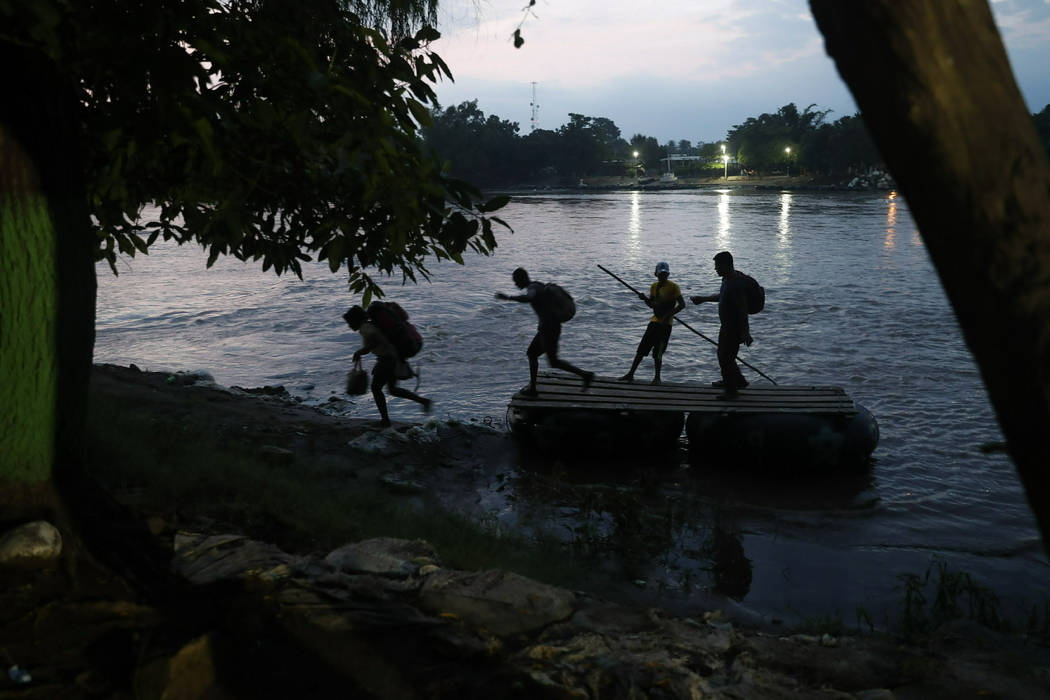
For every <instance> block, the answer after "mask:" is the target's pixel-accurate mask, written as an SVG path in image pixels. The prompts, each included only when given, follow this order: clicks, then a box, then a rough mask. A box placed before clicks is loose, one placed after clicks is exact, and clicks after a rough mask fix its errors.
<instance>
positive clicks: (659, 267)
mask: <svg viewBox="0 0 1050 700" xmlns="http://www.w3.org/2000/svg"><path fill="white" fill-rule="evenodd" d="M661 272H666V273H667V274H671V266H670V265H668V264H667V263H665V262H658V263H656V274H660V273H661Z"/></svg>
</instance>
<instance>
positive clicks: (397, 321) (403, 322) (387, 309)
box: [367, 301, 423, 359]
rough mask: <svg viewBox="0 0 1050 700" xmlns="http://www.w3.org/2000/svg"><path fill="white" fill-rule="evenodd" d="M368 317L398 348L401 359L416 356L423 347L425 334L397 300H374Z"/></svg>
mask: <svg viewBox="0 0 1050 700" xmlns="http://www.w3.org/2000/svg"><path fill="white" fill-rule="evenodd" d="M367 311H368V318H369V320H371V321H372V323H374V324H375V326H376V328H378V329H379V330H380V332H381V333H382V334H383V335H384V336H385V337H386V339H387V340H389V341H390V343H391V344H392V345H393V346H394V348H395V349H396V350H397V354H398V356H400V357H401V359H405V358H408V357H414V356H415V354H416V353H418V352H419V351H420V349H421V348H422V347H423V336H421V335H420V334H419V331H418V330H416V327H415V326H413V325H412V324H411V323H409V321H408V314H407V313H406V312H405V310H404V309H402V308H401V305H400V304H398V303H397V302H396V301H373V302H372V303H371V304H369V305H368V310H367Z"/></svg>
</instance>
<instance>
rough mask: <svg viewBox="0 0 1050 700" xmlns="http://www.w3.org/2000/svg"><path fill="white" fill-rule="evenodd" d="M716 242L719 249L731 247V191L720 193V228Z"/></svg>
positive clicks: (716, 234)
mask: <svg viewBox="0 0 1050 700" xmlns="http://www.w3.org/2000/svg"><path fill="white" fill-rule="evenodd" d="M715 242H716V243H717V244H718V245H717V246H716V247H717V248H718V250H728V249H729V192H728V191H722V192H720V193H719V195H718V230H717V232H716V233H715Z"/></svg>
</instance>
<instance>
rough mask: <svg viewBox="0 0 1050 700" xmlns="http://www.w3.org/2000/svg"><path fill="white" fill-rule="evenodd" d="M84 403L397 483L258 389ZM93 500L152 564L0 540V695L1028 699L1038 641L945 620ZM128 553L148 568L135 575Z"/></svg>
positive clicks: (133, 390) (354, 435)
mask: <svg viewBox="0 0 1050 700" xmlns="http://www.w3.org/2000/svg"><path fill="white" fill-rule="evenodd" d="M93 392H94V393H93V402H94V401H99V400H107V401H111V400H115V401H119V402H124V403H125V404H126V405H132V406H134V410H135V411H136V412H138V413H146V414H150V412H153V413H152V414H150V415H156V417H157V419H158V421H171V420H187V421H197V422H199V425H201V426H205V425H206V426H210V429H211V430H214V431H225V432H224V434H228V435H229V436H230V437H229V439H231V440H232V439H233V436H234V435H236V436H237V439H243V440H245V441H247V442H248V443H249V444H250V445H251V447H252V449H254V450H256V451H259V453H260V454H262V453H265V454H266V455H267V459H269V460H276V461H278V462H280V463H282V464H285V465H287V466H288V467H289V468H293V467H294V465H302V464H303V463H304V460H319V459H320V460H335V459H340V460H347V461H348V462H349V463H352V464H353V465H354V466H355V469H356V472H355V474H356V476H355V479H356V480H357V481H358V482H362V483H363V482H365V481H374V482H375V483H376V484H381V483H382V482H383V479H386V480H387V481H388V486H391V485H392V486H398V485H399V482H398V481H397V480H396V479H394V480H393V481H390V480H391V478H392V476H393V475H397V474H399V473H401V469H402V463H403V460H404V458H405V451H404V447H403V446H401V447H394V448H384V447H382V444H383V443H381V442H379V441H375V440H372V441H370V442H368V445H369V446H370V447H369V448H368V449H351V448H348V443H349V442H351V441H356V443H357V445H358V447H359V448H360V447H362V446H363V445H364V444H365V443H363V442H362V441H361V438H362V437H369V436H372V435H374V434H376V431H375V430H374V429H373V427H372V426H371V425H370V422H368V421H360V420H346V419H339V418H333V417H331V416H327V415H324V414H322V413H320V412H318V411H315V410H313V409H309V408H306V407H303V406H299V405H297V404H296V403H295V402H294V401H291V400H289V399H287V397H285V396H283V395H282V394H281V392H279V391H276V390H272V389H271V390H266V391H244V390H241V391H231V390H228V389H224V388H221V387H214V386H211V385H208V384H207V383H206V382H200V381H198V380H196V379H191V378H189V377H172V376H170V375H165V374H161V373H151V372H139V371H137V370H133V369H129V368H116V367H98V368H96V377H95V380H94V382H93ZM413 429H414V428H413V427H412V426H407V425H401V426H395V427H394V431H395V432H398V431H400V432H401V433H405V432H407V431H410V430H413ZM464 430H465V431H466V432H463V433H459V437H458V438H457V437H455V436H453V438H452V439H455V440H459V441H461V442H466V441H472V440H474V439H475V438H476V440H477V445H476V446H475V447H472V448H471V449H470V450H463V451H456V450H454V449H452V447H451V446H449V445H444V446H443V445H441V444H433V443H431V447H430V448H429V449H430V450H431V451H433V453H434V454H433V458H434V460H435V462H441V463H442V464H444V465H445V466H444V467H443V472H442V473H443V474H444V476H443V477H442V478H445V479H449V478H453V477H451V476H450V474H451V473H452V472H455V470H456V462H457V460H459V461H461V462H463V463H471V464H472V463H473V460H476V459H477V458H478V450H479V449H480V450H482V451H483V450H484V449H485V445H486V444H487V443H486V442H485V440H486V435H487V433H486V431H484V430H481V429H478V431H477V432H478V435H474V436H472V435H470V432H471V429H470V428H469V426H468V427H466V428H464ZM261 436H265V438H264V439H260V438H261ZM283 438H287V439H283ZM427 449H428V448H426V447H425V446H424V448H423V451H424V452H425V451H426V450H427ZM413 459H423V457H421V456H420V455H419V454H414V456H413ZM400 486H401V487H404V488H407V487H406V486H404V484H401V485H400ZM419 486H421V487H422V488H426V485H425V484H420V485H419ZM105 487H106V493H107V494H109V495H111V496H115V501H114V503H112V504H110V506H109V507H108V509H106V510H104V511H102V512H100V515H99V517H100V518H101V517H106V518H107V522H113V521H116V520H120V519H121V518H125V519H126V522H124V523H123V524H122V525H121V527H123V528H125V532H128V533H130V532H132V531H135V532H144V533H148V534H146V535H145V537H146V538H147V539H143V540H141V542H142V543H143V544H142V549H143V550H146V549H149V550H150V551H152V552H155V553H156V556H155V557H154V558H152V559H151V558H149V557H147V558H145V559H143V560H142V561H140V562H138V563H137V564H136V563H135V562H131V563H128V564H127V565H126V566H115V565H114V562H113V561H112V560H107V561H105V562H104V563H101V562H100V561H98V560H95V559H91V558H88V559H87V560H85V561H83V562H81V563H80V564H79V565H78V566H77V567H76V569H75V570H73V569H71V568H70V566H69V565H68V562H66V561H65V560H63V559H62V557H61V556H60V554H59V552H58V551H56V547H55V540H54V537H52V536H50V535H49V534H48V533H49V532H50V531H49V530H48V529H47V528H46V527H43V526H38V531H39V533H40V534H39V536H36V535H32V534H30V535H29V536H28V538H23V539H22V540H21V544H19V543H17V542H15V543H12V541H11V540H10V539H5V540H3V541H0V562H3V564H0V578H2V581H0V583H2V584H3V587H2V589H0V590H2V591H3V593H2V594H0V621H2V624H0V650H2V651H3V654H4V662H5V665H4V670H5V672H6V673H5V676H4V677H3V679H0V700H2V699H4V698H30V697H32V698H45V697H46V698H100V697H102V698H110V697H111V698H118V697H138V698H153V697H157V698H160V697H312V698H313V697H316V698H323V697H379V698H412V697H467V698H472V697H479V698H480V697H486V698H491V697H521V698H535V697H549V698H645V697H652V698H661V697H662V698H699V697H704V698H800V699H801V698H864V699H866V700H875V699H876V698H902V699H909V698H916V699H917V698H963V697H993V698H1018V699H1020V698H1025V699H1028V698H1040V697H1050V652H1048V650H1047V649H1046V647H1044V646H1042V645H1040V644H1039V643H1037V641H1036V640H1032V639H1026V638H1021V637H1013V636H1006V635H1001V634H998V633H995V632H993V631H991V630H987V629H985V628H982V627H979V626H977V625H976V624H973V623H968V622H962V621H957V622H954V623H949V624H946V625H944V626H942V627H941V628H939V629H937V630H934V631H933V633H932V634H931V635H930V636H929V638H927V639H926V640H924V641H923V642H922V643H905V642H903V641H901V640H898V639H895V638H892V637H888V636H883V635H878V634H872V635H866V634H865V635H856V636H832V635H830V634H820V635H810V634H799V633H794V632H792V631H788V630H785V631H781V632H776V633H773V632H770V631H768V630H760V629H752V628H747V627H745V626H742V625H740V624H739V623H735V622H733V621H731V620H729V619H728V618H727V617H726V616H725V614H724V613H723V612H722V611H721V610H719V609H717V608H712V609H711V610H708V611H705V612H704V613H702V614H699V615H694V616H690V617H682V616H676V615H672V614H670V613H668V612H667V611H664V610H661V609H658V608H651V607H644V608H639V607H634V606H630V605H622V604H617V603H614V602H611V601H609V600H605V599H603V598H602V597H601V596H600V595H596V594H595V593H593V592H586V591H582V590H569V589H566V588H563V587H558V586H552V585H549V584H547V583H544V582H542V581H537V580H534V579H530V578H528V577H525V576H521V575H519V574H517V573H514V572H512V571H507V570H501V569H486V570H477V571H466V570H460V569H456V568H454V567H450V566H447V565H446V563H445V561H444V559H443V556H442V552H441V551H439V550H438V548H436V547H434V546H433V545H432V544H431V543H429V542H427V541H425V540H423V539H403V538H397V537H368V538H364V539H358V540H350V541H346V542H345V543H343V544H339V545H338V546H334V547H330V548H328V549H326V550H322V551H316V550H315V549H313V548H310V547H305V548H302V550H301V551H300V550H298V549H297V550H293V551H289V550H288V549H287V548H283V547H281V546H278V545H277V544H274V543H273V542H272V541H269V540H268V539H267V538H266V537H265V534H266V532H267V528H265V527H264V528H260V529H258V530H256V531H253V529H252V528H250V527H242V528H240V529H238V530H235V531H234V530H230V529H228V526H226V525H223V523H222V521H221V520H220V519H217V518H216V519H211V518H206V517H197V518H196V519H194V520H193V521H192V522H190V521H178V520H177V519H176V517H175V516H173V515H172V514H171V513H169V512H158V508H157V506H156V505H155V504H146V503H144V502H143V499H142V498H141V496H136V492H135V490H134V489H128V488H126V487H122V486H121V485H120V484H105ZM412 488H413V489H415V488H416V485H412ZM393 497H394V496H391V498H393ZM398 497H402V496H398ZM100 500H102V499H100ZM198 515H199V514H198ZM136 526H137V528H136ZM260 534H262V535H264V536H262V537H260ZM124 540H125V541H127V537H125V538H124ZM131 541H134V542H139V541H140V540H131ZM19 548H21V549H19ZM116 549H118V550H119V549H121V547H119V546H118V547H116ZM149 561H159V562H160V565H159V566H157V567H156V568H155V570H153V571H144V569H147V568H149V566H148V562H149ZM143 562H146V563H147V566H143Z"/></svg>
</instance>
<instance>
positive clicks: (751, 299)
mask: <svg viewBox="0 0 1050 700" xmlns="http://www.w3.org/2000/svg"><path fill="white" fill-rule="evenodd" d="M741 274H743V273H741ZM744 279H745V281H746V282H747V285H746V286H745V287H744V289H745V293H746V295H747V312H748V313H749V314H757V313H758V312H759V311H761V310H762V309H764V308H766V290H765V289H763V288H762V285H760V284H759V283H758V280H756V279H755V278H754V277H752V276H751V275H744Z"/></svg>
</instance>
